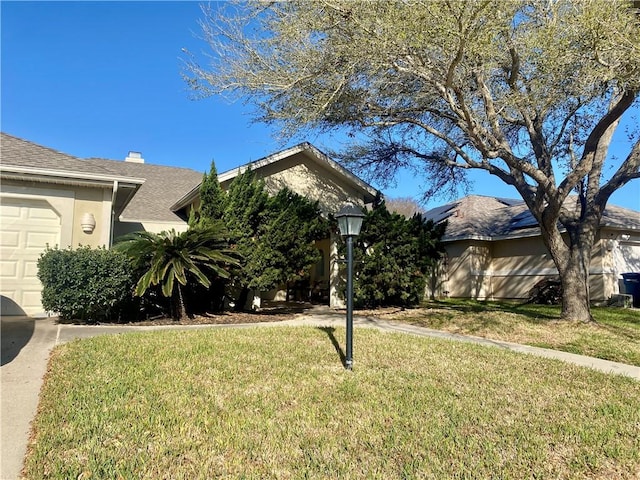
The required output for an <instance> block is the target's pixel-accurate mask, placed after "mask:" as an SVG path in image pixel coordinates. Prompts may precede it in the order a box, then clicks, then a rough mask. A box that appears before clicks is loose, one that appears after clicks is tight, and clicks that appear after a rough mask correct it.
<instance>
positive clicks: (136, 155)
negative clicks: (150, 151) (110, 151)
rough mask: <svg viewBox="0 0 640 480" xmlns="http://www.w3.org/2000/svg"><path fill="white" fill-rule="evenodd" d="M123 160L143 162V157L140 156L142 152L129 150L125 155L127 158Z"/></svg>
mask: <svg viewBox="0 0 640 480" xmlns="http://www.w3.org/2000/svg"><path fill="white" fill-rule="evenodd" d="M124 161H125V162H132V163H144V158H142V153H140V152H129V155H127V158H125V159H124Z"/></svg>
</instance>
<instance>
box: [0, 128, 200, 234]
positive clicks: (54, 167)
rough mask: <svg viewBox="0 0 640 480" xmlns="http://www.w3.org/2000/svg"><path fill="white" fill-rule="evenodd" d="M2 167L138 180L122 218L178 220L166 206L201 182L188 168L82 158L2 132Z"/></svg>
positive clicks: (158, 220) (88, 176) (7, 169)
mask: <svg viewBox="0 0 640 480" xmlns="http://www.w3.org/2000/svg"><path fill="white" fill-rule="evenodd" d="M0 140H1V143H0V149H1V150H0V152H1V154H2V169H3V170H6V171H16V172H20V171H22V172H31V171H32V172H38V171H48V172H58V173H60V174H62V175H63V176H64V174H65V173H68V176H69V177H78V176H83V175H84V176H85V177H87V178H90V177H92V176H99V177H101V178H105V179H114V180H127V179H129V180H131V181H133V182H134V183H140V182H141V181H142V180H144V183H142V186H140V188H139V189H138V191H137V192H136V194H135V196H134V197H133V198H132V199H131V201H130V202H129V203H128V205H127V206H126V207H125V209H124V210H123V212H122V213H121V214H120V220H122V221H137V222H140V221H157V222H179V221H182V220H181V218H180V217H179V216H178V215H176V214H175V213H174V212H172V211H171V209H170V208H169V207H170V206H171V205H172V204H174V203H175V202H176V201H177V200H178V199H179V198H181V197H182V196H183V195H184V193H185V192H188V191H189V190H191V189H193V188H194V187H195V186H197V185H198V184H199V183H200V182H201V181H202V173H201V172H196V171H195V170H191V169H188V168H179V167H168V166H164V165H153V164H149V163H134V162H125V161H118V160H107V159H101V158H89V159H82V158H78V157H74V156H72V155H69V154H66V153H62V152H59V151H57V150H53V149H51V148H48V147H43V146H41V145H38V144H36V143H33V142H29V141H27V140H23V139H21V138H18V137H14V136H12V135H9V134H6V133H2V134H1V137H0Z"/></svg>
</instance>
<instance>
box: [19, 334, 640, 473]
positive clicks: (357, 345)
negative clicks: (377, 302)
mask: <svg viewBox="0 0 640 480" xmlns="http://www.w3.org/2000/svg"><path fill="white" fill-rule="evenodd" d="M343 340H344V330H343V329H337V330H335V331H334V330H333V329H330V328H325V329H318V328H307V327H298V328H295V327H279V328H259V327H257V328H250V329H210V330H198V331H193V330H192V331H187V332H184V331H182V332H181V331H163V332H153V333H139V334H128V335H120V336H101V337H96V338H93V339H89V340H81V341H76V342H72V343H70V344H66V345H63V346H60V347H57V348H56V349H55V350H54V353H53V356H52V360H51V364H50V369H49V373H48V375H47V377H46V379H45V384H44V387H43V390H42V395H41V403H40V406H39V412H38V415H37V418H36V420H35V421H34V436H33V442H32V444H31V445H30V449H29V453H28V456H27V460H26V467H25V472H24V473H25V476H26V478H29V479H44V478H54V479H76V478H82V479H86V478H125V479H129V478H136V479H138V478H146V479H160V478H162V479H164V478H171V479H197V478H201V479H210V478H250V479H253V478H255V479H263V478H282V479H298V478H318V479H324V478H345V479H359V478H362V479H364V478H367V479H369V478H379V479H392V478H407V479H409V478H434V479H440V478H502V479H508V478H514V479H520V478H576V479H578V478H580V479H582V478H602V479H605V478H606V479H611V478H629V479H630V478H638V476H639V475H640V382H637V381H634V380H631V379H628V378H624V377H619V376H614V375H606V374H602V373H599V372H596V371H591V370H588V369H583V368H579V367H576V366H572V365H568V364H565V363H561V362H558V361H553V360H548V359H542V358H536V357H533V356H527V355H519V354H515V353H512V352H508V351H502V350H499V349H492V348H484V347H480V346H476V345H469V344H463V343H456V342H447V341H442V340H436V339H428V338H419V337H413V336H409V335H400V334H391V333H383V332H380V331H377V330H372V329H365V328H356V330H355V334H354V357H355V366H354V371H352V372H349V371H346V370H345V369H344V368H343V367H342V365H341V363H340V357H339V352H337V350H336V348H335V347H334V344H335V343H336V342H339V344H340V345H343Z"/></svg>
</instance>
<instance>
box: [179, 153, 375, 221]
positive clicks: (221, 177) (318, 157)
mask: <svg viewBox="0 0 640 480" xmlns="http://www.w3.org/2000/svg"><path fill="white" fill-rule="evenodd" d="M304 152H309V153H310V154H311V155H310V158H311V159H313V160H314V161H316V162H317V163H319V164H321V165H324V166H325V167H327V168H328V169H329V170H332V171H335V172H337V173H338V174H339V175H341V176H343V177H345V178H347V179H348V180H349V181H350V182H352V183H353V184H354V185H356V187H358V188H359V189H360V190H361V191H362V192H363V193H364V194H365V197H366V196H369V197H370V199H371V201H373V199H375V197H376V195H377V194H378V190H377V189H375V188H373V187H372V186H371V185H369V184H368V183H366V182H365V181H363V180H362V179H360V178H358V177H357V176H356V175H354V174H353V173H351V172H350V171H349V170H347V169H346V168H345V167H343V166H342V165H340V164H339V163H338V162H336V161H335V160H333V159H331V158H330V157H329V156H328V155H327V154H325V153H324V152H322V151H321V150H319V149H318V148H316V147H314V146H313V145H312V144H311V143H309V142H303V143H300V144H298V145H295V146H293V147H290V148H287V149H285V150H282V151H280V152H276V153H273V154H271V155H268V156H266V157H263V158H260V159H258V160H255V161H253V162H249V163H246V164H244V165H240V166H239V167H235V168H232V169H231V170H227V171H225V172H222V173H220V174H218V182H220V183H223V182H227V181H231V180H233V179H234V178H236V177H237V176H239V175H241V174H243V173H244V172H246V171H247V170H249V169H250V170H258V169H260V168H263V167H266V166H268V165H272V164H275V163H277V162H279V161H281V160H284V159H286V158H289V157H292V156H294V155H297V154H298V153H304ZM199 192H200V185H198V186H196V187H195V188H193V189H192V190H191V191H189V192H187V193H186V194H185V195H184V196H183V197H182V198H180V200H178V201H177V202H176V203H174V204H173V205H172V206H171V210H172V211H174V212H176V211H178V210H180V209H182V208H184V207H186V206H187V205H189V204H190V203H192V202H193V201H194V200H195V198H196V197H197V196H198V194H199ZM365 203H370V202H365Z"/></svg>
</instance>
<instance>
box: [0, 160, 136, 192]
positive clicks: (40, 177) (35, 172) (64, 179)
mask: <svg viewBox="0 0 640 480" xmlns="http://www.w3.org/2000/svg"><path fill="white" fill-rule="evenodd" d="M0 175H2V177H3V178H8V179H15V180H24V179H25V178H28V179H30V180H36V181H41V182H49V183H73V184H75V185H83V186H84V185H86V186H108V185H113V183H114V182H118V184H119V186H121V187H122V186H127V185H128V186H131V187H135V188H138V187H139V186H140V185H142V184H143V183H144V182H145V179H144V178H135V177H123V176H120V175H105V174H95V173H86V172H77V171H64V170H49V169H42V168H31V167H20V166H16V165H2V166H0Z"/></svg>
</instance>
